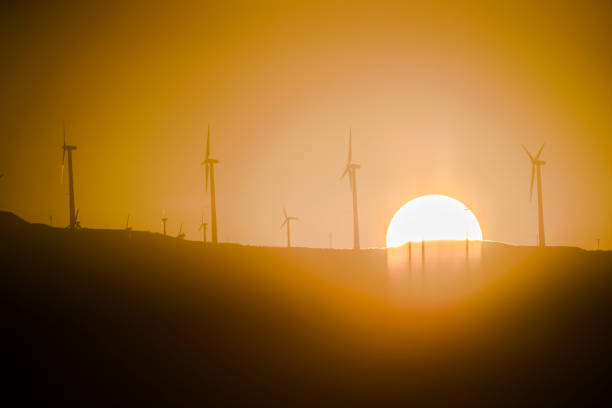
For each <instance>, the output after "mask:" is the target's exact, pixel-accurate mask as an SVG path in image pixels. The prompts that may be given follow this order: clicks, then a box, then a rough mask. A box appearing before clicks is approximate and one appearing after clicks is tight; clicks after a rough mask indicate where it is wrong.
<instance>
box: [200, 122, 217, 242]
mask: <svg viewBox="0 0 612 408" xmlns="http://www.w3.org/2000/svg"><path fill="white" fill-rule="evenodd" d="M217 163H219V160H216V159H213V158H211V157H210V125H208V136H206V159H204V161H203V162H202V163H201V165H202V166H205V167H204V168H205V169H206V175H205V178H206V191H208V179H209V178H210V212H211V217H210V220H211V222H212V243H213V244H216V243H217V205H216V202H215V164H217Z"/></svg>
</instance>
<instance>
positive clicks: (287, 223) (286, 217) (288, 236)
mask: <svg viewBox="0 0 612 408" xmlns="http://www.w3.org/2000/svg"><path fill="white" fill-rule="evenodd" d="M283 216H284V217H285V218H284V219H283V223H282V224H281V229H282V228H283V227H284V226H285V225H287V248H291V221H297V217H289V216H287V210H285V209H284V208H283Z"/></svg>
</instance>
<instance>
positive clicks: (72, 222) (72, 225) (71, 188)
mask: <svg viewBox="0 0 612 408" xmlns="http://www.w3.org/2000/svg"><path fill="white" fill-rule="evenodd" d="M68 191H69V192H70V228H75V227H76V217H75V216H74V175H73V174H72V150H68Z"/></svg>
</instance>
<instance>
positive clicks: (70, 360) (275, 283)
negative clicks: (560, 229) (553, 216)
mask: <svg viewBox="0 0 612 408" xmlns="http://www.w3.org/2000/svg"><path fill="white" fill-rule="evenodd" d="M0 231H1V233H0V248H1V251H0V270H1V271H2V288H3V296H2V299H3V300H2V308H1V310H2V321H3V323H4V330H3V336H2V341H3V343H4V350H5V354H6V355H7V356H8V362H7V365H6V370H7V372H10V373H11V376H10V377H11V380H10V382H9V383H8V384H7V390H8V391H9V393H10V394H12V395H14V396H16V397H18V398H20V399H22V400H23V402H24V403H25V402H27V401H30V402H35V403H38V404H40V403H63V404H70V405H97V406H108V405H137V406H141V405H144V404H156V405H158V404H160V403H161V404H164V405H173V406H175V405H184V404H190V403H200V404H203V403H215V404H216V405H222V404H231V403H237V404H249V405H253V404H255V403H269V404H276V405H278V404H281V403H282V404H285V405H290V406H295V405H309V406H312V405H315V404H317V405H333V406H337V405H339V404H340V403H350V404H352V405H369V406H388V405H392V404H401V405H406V404H409V403H422V404H425V403H426V404H427V405H448V404H451V403H452V404H456V403H459V402H471V403H475V402H479V403H481V404H482V403H488V404H495V405H501V404H503V403H507V404H512V405H514V404H517V403H524V402H530V403H534V404H536V403H537V404H542V403H546V404H550V403H553V402H564V403H571V404H574V405H576V404H585V403H589V402H592V403H593V402H596V401H599V402H601V400H602V399H606V400H610V399H611V398H610V393H609V391H608V389H607V384H608V381H609V379H610V378H609V374H608V372H609V367H610V365H611V363H612V354H611V352H612V338H611V334H612V330H611V329H610V324H609V322H610V321H612V253H610V252H587V251H582V250H579V249H576V248H546V249H543V250H536V249H534V248H524V247H511V246H505V245H496V244H484V247H483V258H482V264H481V266H480V267H479V268H478V270H474V271H472V273H473V274H478V275H479V276H493V277H494V278H493V279H487V280H486V283H485V284H482V285H481V286H479V287H478V289H477V290H474V291H472V292H470V294H469V295H466V296H463V297H461V298H457V299H454V300H453V301H449V302H443V303H439V304H421V303H411V302H401V301H400V302H398V301H397V299H396V298H394V297H393V296H392V295H391V293H392V292H393V289H394V288H393V287H392V286H393V284H394V283H393V282H390V280H389V278H388V273H387V272H388V271H387V259H386V253H385V251H384V250H365V251H360V252H358V253H356V252H354V251H346V250H323V249H305V248H292V249H285V248H258V247H244V246H239V245H219V246H216V247H212V246H208V247H206V248H204V247H203V246H202V243H198V242H189V241H179V240H176V239H174V238H169V237H163V236H161V235H159V234H153V233H147V232H137V231H133V232H126V231H110V230H87V229H83V230H80V231H77V232H72V231H68V230H65V229H57V228H51V227H48V226H45V225H39V224H29V223H27V222H25V221H23V220H21V219H19V218H18V217H16V216H14V215H12V214H9V213H0Z"/></svg>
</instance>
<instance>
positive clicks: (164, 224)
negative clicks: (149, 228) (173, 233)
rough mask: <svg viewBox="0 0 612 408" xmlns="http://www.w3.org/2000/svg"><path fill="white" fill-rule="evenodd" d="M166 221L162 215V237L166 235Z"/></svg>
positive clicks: (166, 218)
mask: <svg viewBox="0 0 612 408" xmlns="http://www.w3.org/2000/svg"><path fill="white" fill-rule="evenodd" d="M166 221H168V217H166V216H165V215H164V216H163V217H162V219H161V222H162V225H163V226H164V236H165V235H166Z"/></svg>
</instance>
